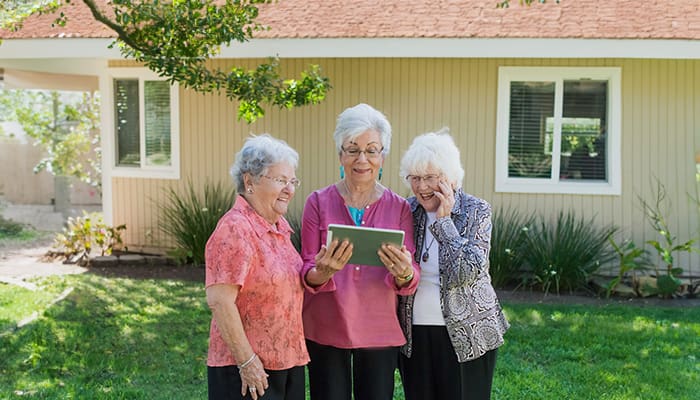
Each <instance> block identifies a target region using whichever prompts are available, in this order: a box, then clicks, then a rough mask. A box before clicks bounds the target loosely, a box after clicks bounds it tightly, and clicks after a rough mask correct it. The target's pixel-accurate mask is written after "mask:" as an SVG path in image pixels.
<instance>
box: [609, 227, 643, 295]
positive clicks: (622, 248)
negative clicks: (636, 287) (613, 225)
mask: <svg viewBox="0 0 700 400" xmlns="http://www.w3.org/2000/svg"><path fill="white" fill-rule="evenodd" d="M608 241H609V242H610V246H612V248H613V250H614V251H615V254H616V255H617V261H618V268H619V269H618V272H617V276H616V277H614V278H613V279H612V280H611V281H610V282H608V284H607V286H606V287H605V290H606V296H607V297H610V296H611V295H612V293H613V292H614V291H615V288H616V287H617V285H619V284H620V283H621V282H622V281H623V279H625V277H626V276H627V275H628V274H629V273H631V275H632V281H634V279H635V275H636V273H637V271H645V270H647V269H649V265H650V263H649V258H648V252H647V251H646V250H645V249H643V248H641V247H637V245H636V244H634V242H633V241H631V240H625V241H623V242H622V243H619V244H618V243H617V242H615V239H614V238H613V236H612V235H611V236H610V237H609V238H608Z"/></svg>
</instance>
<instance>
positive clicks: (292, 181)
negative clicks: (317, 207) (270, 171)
mask: <svg viewBox="0 0 700 400" xmlns="http://www.w3.org/2000/svg"><path fill="white" fill-rule="evenodd" d="M262 177H263V178H267V179H269V180H271V181H273V182H275V183H276V184H278V185H279V186H280V187H286V186H287V185H292V186H294V187H295V188H298V187H299V186H301V181H300V180H299V179H297V178H292V179H285V178H280V177H277V178H273V177H271V176H267V175H263V176H262Z"/></svg>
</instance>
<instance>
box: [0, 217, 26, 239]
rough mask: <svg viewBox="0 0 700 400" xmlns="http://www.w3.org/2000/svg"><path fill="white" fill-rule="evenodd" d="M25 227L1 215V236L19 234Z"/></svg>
mask: <svg viewBox="0 0 700 400" xmlns="http://www.w3.org/2000/svg"><path fill="white" fill-rule="evenodd" d="M23 229H24V227H23V226H22V224H20V223H18V222H15V221H13V220H11V219H6V218H5V217H3V216H2V215H0V238H3V237H14V236H18V235H19V234H20V233H21V232H22V230H23Z"/></svg>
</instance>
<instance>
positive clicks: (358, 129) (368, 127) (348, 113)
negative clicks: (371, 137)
mask: <svg viewBox="0 0 700 400" xmlns="http://www.w3.org/2000/svg"><path fill="white" fill-rule="evenodd" d="M366 131H374V132H377V133H378V134H379V140H380V141H381V143H382V147H383V148H384V149H383V150H382V155H383V156H386V155H387V154H389V149H390V148H391V124H389V120H387V119H386V116H384V114H382V113H381V112H379V111H377V110H375V109H374V108H373V107H372V106H370V105H368V104H365V103H360V104H358V105H356V106H354V107H349V108H346V109H345V111H343V112H342V113H340V115H338V120H337V121H336V124H335V132H334V133H333V139H334V140H335V148H336V150H338V154H340V153H341V152H342V151H343V149H342V147H343V143H345V141H346V140H353V139H355V138H356V137H358V136H360V135H362V134H363V133H365V132H366Z"/></svg>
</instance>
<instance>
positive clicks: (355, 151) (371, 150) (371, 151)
mask: <svg viewBox="0 0 700 400" xmlns="http://www.w3.org/2000/svg"><path fill="white" fill-rule="evenodd" d="M340 149H341V150H342V151H343V153H345V155H346V156H348V157H352V158H360V154H361V153H365V157H367V158H379V156H381V155H382V151H383V150H384V147H374V146H372V147H368V148H366V149H364V150H360V148H359V147H349V148H347V149H346V148H344V147H342V146H341V147H340Z"/></svg>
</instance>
